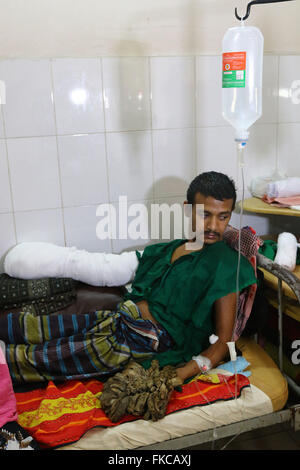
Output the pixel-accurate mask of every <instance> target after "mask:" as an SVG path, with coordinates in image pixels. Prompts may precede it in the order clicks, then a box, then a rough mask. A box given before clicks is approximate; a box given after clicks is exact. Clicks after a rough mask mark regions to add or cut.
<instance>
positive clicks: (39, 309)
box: [0, 274, 76, 315]
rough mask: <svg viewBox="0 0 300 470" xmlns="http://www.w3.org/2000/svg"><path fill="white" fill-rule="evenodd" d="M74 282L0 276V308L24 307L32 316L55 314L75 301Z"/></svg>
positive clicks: (64, 279) (69, 280)
mask: <svg viewBox="0 0 300 470" xmlns="http://www.w3.org/2000/svg"><path fill="white" fill-rule="evenodd" d="M75 287H76V282H75V281H73V280H72V279H66V278H63V279H57V278H46V279H34V280H30V281H28V280H24V279H16V278H13V277H10V276H8V275H7V274H0V308H1V309H2V310H8V309H10V308H12V309H13V308H17V307H21V308H23V307H25V306H26V308H24V310H26V311H30V312H31V313H33V314H37V315H43V314H47V313H52V312H56V311H57V310H60V309H62V308H64V307H67V306H68V305H71V303H72V302H74V300H75V299H76V290H75Z"/></svg>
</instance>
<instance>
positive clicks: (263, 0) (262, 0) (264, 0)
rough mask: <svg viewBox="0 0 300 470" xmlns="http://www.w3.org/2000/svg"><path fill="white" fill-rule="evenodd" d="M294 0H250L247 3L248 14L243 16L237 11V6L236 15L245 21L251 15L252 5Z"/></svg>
mask: <svg viewBox="0 0 300 470" xmlns="http://www.w3.org/2000/svg"><path fill="white" fill-rule="evenodd" d="M291 1H293V0H254V1H253V2H250V3H248V5H247V12H246V15H245V16H244V17H243V18H241V17H240V16H239V15H238V13H237V8H236V9H235V17H236V18H237V19H238V20H239V21H244V20H246V19H247V18H248V17H249V15H250V11H251V7H252V5H259V4H261V3H279V2H291Z"/></svg>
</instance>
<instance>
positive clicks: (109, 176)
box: [0, 55, 300, 259]
mask: <svg viewBox="0 0 300 470" xmlns="http://www.w3.org/2000/svg"><path fill="white" fill-rule="evenodd" d="M0 80H2V81H3V82H4V83H5V86H6V104H2V105H1V113H0V228H1V238H0V259H1V258H2V259H3V256H4V255H5V253H6V252H7V250H8V249H9V248H10V247H12V246H13V245H15V244H16V243H19V242H22V241H49V242H53V243H56V244H59V245H67V246H77V247H78V248H80V249H86V250H89V251H99V250H100V251H113V252H120V251H122V250H124V249H126V248H128V249H130V248H132V247H137V246H141V247H142V246H144V245H145V243H148V242H149V241H150V238H148V239H141V240H131V241H126V240H99V239H98V238H97V236H96V224H97V221H98V219H97V216H96V209H97V207H98V205H99V204H100V203H106V202H112V203H113V204H114V205H115V206H116V207H117V205H118V198H119V196H120V195H126V196H127V198H128V201H129V202H130V201H134V202H146V203H147V204H148V205H149V204H150V203H151V202H163V201H167V202H168V203H169V204H171V203H172V202H173V201H174V202H180V201H183V200H184V199H185V192H186V189H187V187H188V184H189V182H190V181H191V180H192V179H193V178H194V176H196V174H198V173H200V172H202V171H207V170H217V171H222V172H225V173H227V174H228V175H229V176H231V177H233V178H234V179H235V180H236V181H237V183H238V189H239V195H241V178H240V175H239V172H238V169H237V163H236V153H235V152H236V151H235V145H234V141H233V129H232V128H231V127H230V126H229V125H227V122H226V121H225V120H224V119H223V117H222V109H221V74H220V57H219V56H197V57H194V56H190V57H130V58H126V57H122V58H117V57H113V58H110V57H105V58H91V59H68V58H66V59H53V60H45V59H43V60H2V61H0ZM297 81H298V82H297ZM298 90H299V91H298ZM297 100H298V101H299V104H296V102H297ZM250 131H251V132H250V140H249V144H248V148H247V151H246V167H245V176H246V196H248V195H249V191H248V185H249V183H250V181H251V179H252V178H253V177H255V176H267V175H270V173H271V172H272V170H273V169H274V168H275V166H276V163H278V166H279V169H280V170H281V171H284V172H286V173H287V175H299V176H300V155H299V153H300V56H278V55H266V56H265V60H264V90H263V116H262V118H261V119H260V120H259V121H258V122H257V123H256V124H255V125H254V126H253V127H252V128H251V129H250ZM232 222H233V224H236V225H237V224H238V223H239V220H238V214H233V218H232ZM243 222H244V223H243V225H245V224H251V225H252V226H253V227H254V228H256V229H257V231H258V233H266V232H268V231H269V230H270V228H273V227H274V219H272V218H268V217H264V216H255V215H250V214H248V215H247V214H245V215H244V220H243ZM276 223H277V224H278V225H280V224H281V225H282V226H284V224H285V223H286V224H287V225H288V226H289V227H291V226H292V224H293V223H294V224H296V223H297V221H295V220H293V221H292V220H287V218H283V219H282V220H280V221H279V220H277V222H276Z"/></svg>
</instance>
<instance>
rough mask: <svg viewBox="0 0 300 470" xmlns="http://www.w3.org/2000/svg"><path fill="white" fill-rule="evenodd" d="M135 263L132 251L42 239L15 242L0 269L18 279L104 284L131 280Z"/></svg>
mask: <svg viewBox="0 0 300 470" xmlns="http://www.w3.org/2000/svg"><path fill="white" fill-rule="evenodd" d="M137 266H138V257H137V254H136V251H129V252H123V253H121V254H113V253H89V252H87V251H85V250H77V249H76V248H75V247H62V246H57V245H54V244H52V243H44V242H24V243H19V244H18V245H16V246H15V247H13V248H12V249H11V250H10V251H9V252H8V253H7V255H6V257H5V260H4V272H5V273H6V274H8V275H9V276H12V277H16V278H19V279H39V278H45V277H59V278H61V277H66V278H71V279H74V280H77V281H81V282H84V283H86V284H90V285H91V286H107V287H110V286H123V285H125V284H127V283H128V282H130V281H132V280H133V278H134V274H135V271H136V269H137Z"/></svg>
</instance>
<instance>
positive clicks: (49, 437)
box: [15, 374, 250, 448]
mask: <svg viewBox="0 0 300 470" xmlns="http://www.w3.org/2000/svg"><path fill="white" fill-rule="evenodd" d="M218 376H219V379H220V383H208V382H207V381H204V380H200V379H199V378H198V379H197V378H196V379H193V380H192V381H190V382H189V383H188V384H185V385H183V386H182V391H181V392H179V391H174V392H173V394H172V397H171V400H170V402H169V404H168V408H167V415H168V414H170V413H174V412H176V411H179V410H184V409H187V408H191V407H193V406H196V405H202V406H204V405H207V404H210V403H214V402H215V401H218V400H231V399H234V398H235V389H236V390H237V396H240V394H241V391H242V389H243V388H245V387H248V386H249V385H250V383H249V380H248V378H247V377H245V376H244V375H240V374H238V375H237V384H236V386H235V376H231V377H228V376H227V377H225V376H222V375H221V374H218ZM102 388H103V383H102V382H99V381H98V380H89V381H76V380H74V381H69V382H64V383H63V384H59V385H57V384H56V385H55V384H54V382H52V381H50V382H49V383H48V385H47V387H46V388H43V389H36V390H33V391H30V392H25V393H16V394H15V396H16V400H17V410H18V423H19V424H20V426H22V427H23V428H24V429H26V430H27V431H28V432H29V434H30V435H31V436H32V437H33V438H34V439H35V440H36V441H37V442H38V443H39V445H40V446H41V448H55V447H60V446H63V445H66V444H70V443H71V442H76V441H77V440H79V439H80V437H81V436H82V435H83V434H84V433H85V432H87V431H88V430H89V429H91V428H94V427H96V426H101V427H109V426H116V425H118V424H121V423H123V422H128V421H135V420H137V419H139V418H137V417H136V416H132V415H127V416H124V417H123V418H122V419H121V420H120V421H119V422H118V423H112V422H111V421H110V420H109V419H108V418H107V417H106V415H105V413H104V412H103V410H102V409H101V408H100V401H99V397H100V395H101V391H102Z"/></svg>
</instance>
